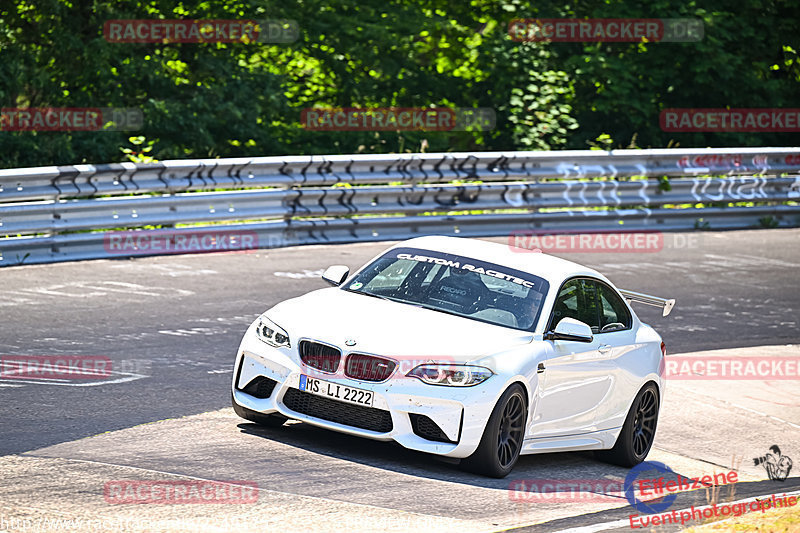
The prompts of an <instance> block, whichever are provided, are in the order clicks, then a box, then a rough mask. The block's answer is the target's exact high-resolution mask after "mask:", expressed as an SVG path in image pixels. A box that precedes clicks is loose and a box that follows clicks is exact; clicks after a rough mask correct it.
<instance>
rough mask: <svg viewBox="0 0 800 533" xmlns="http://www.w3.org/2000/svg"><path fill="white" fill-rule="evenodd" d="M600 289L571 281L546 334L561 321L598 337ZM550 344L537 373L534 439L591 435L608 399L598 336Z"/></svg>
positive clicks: (555, 307)
mask: <svg viewBox="0 0 800 533" xmlns="http://www.w3.org/2000/svg"><path fill="white" fill-rule="evenodd" d="M599 304H600V301H599V298H598V288H597V283H596V281H595V280H592V279H589V278H574V279H571V280H568V281H566V282H565V283H564V284H563V285H562V286H561V288H560V289H559V294H558V296H557V297H556V301H555V303H554V305H553V310H552V312H551V317H550V321H549V323H548V328H547V330H548V331H550V330H552V329H553V328H555V326H556V324H557V323H558V322H559V321H560V320H561V319H563V318H566V317H570V318H574V319H576V320H580V321H581V322H585V323H586V324H588V325H589V326H590V327H591V328H592V332H593V333H595V334H596V333H598V332H599V331H600V312H599ZM547 342H549V343H550V347H549V352H548V354H547V359H546V361H545V362H544V363H543V366H544V369H542V367H541V366H540V368H539V394H538V401H537V406H536V408H535V411H534V416H533V421H532V426H531V431H530V432H529V434H530V435H531V436H532V437H548V436H555V435H575V434H580V433H588V432H591V431H594V430H595V429H596V428H595V420H596V411H597V407H598V404H599V403H600V402H601V401H602V400H603V398H604V397H605V396H606V395H607V394H608V390H609V379H608V367H607V364H606V362H605V356H604V355H603V354H601V353H600V350H599V348H600V344H601V341H600V339H599V338H598V335H595V338H594V340H593V341H592V342H589V343H586V342H573V341H547Z"/></svg>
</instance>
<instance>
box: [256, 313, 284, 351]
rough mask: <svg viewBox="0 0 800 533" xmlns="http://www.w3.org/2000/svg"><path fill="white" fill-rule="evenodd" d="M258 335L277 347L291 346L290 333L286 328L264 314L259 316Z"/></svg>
mask: <svg viewBox="0 0 800 533" xmlns="http://www.w3.org/2000/svg"><path fill="white" fill-rule="evenodd" d="M256 335H257V336H258V338H259V339H261V340H262V341H264V342H266V343H267V344H269V345H270V346H275V347H276V348H278V347H281V346H283V347H286V348H289V347H290V344H289V334H288V333H286V330H285V329H283V328H282V327H280V326H279V325H277V324H276V323H275V322H273V321H272V320H269V319H268V318H266V317H263V316H262V317H259V318H258V326H257V327H256Z"/></svg>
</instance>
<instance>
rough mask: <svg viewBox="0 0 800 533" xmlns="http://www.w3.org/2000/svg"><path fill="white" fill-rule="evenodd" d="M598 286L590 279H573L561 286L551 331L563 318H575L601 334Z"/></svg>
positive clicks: (554, 308)
mask: <svg viewBox="0 0 800 533" xmlns="http://www.w3.org/2000/svg"><path fill="white" fill-rule="evenodd" d="M597 302H598V297H597V284H596V283H595V282H594V281H593V280H589V279H571V280H569V281H567V282H566V283H564V285H562V286H561V290H560V291H559V293H558V297H557V298H556V303H555V305H554V306H553V316H552V318H551V319H550V329H552V328H555V327H556V325H557V324H558V323H559V322H560V321H561V320H562V319H563V318H574V319H575V320H580V321H581V322H584V323H586V324H588V325H589V327H591V328H592V332H594V333H599V332H600V321H599V314H600V313H599V312H598V303H597Z"/></svg>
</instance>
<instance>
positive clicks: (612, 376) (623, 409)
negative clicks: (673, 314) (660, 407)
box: [595, 281, 640, 429]
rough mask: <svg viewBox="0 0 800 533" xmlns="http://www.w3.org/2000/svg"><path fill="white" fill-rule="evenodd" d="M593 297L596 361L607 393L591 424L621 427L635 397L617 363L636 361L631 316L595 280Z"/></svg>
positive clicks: (608, 289) (614, 295)
mask: <svg viewBox="0 0 800 533" xmlns="http://www.w3.org/2000/svg"><path fill="white" fill-rule="evenodd" d="M596 284H597V288H598V290H597V296H598V298H599V300H600V303H599V307H598V308H599V311H600V329H599V331H598V333H597V335H595V339H596V340H597V341H598V342H599V343H600V344H599V346H598V351H599V352H600V354H599V356H598V359H597V362H598V365H600V367H601V368H602V371H603V372H604V373H605V374H606V379H607V384H608V391H607V394H606V396H605V397H604V398H603V399H602V400H601V401H600V402H599V403H598V405H597V409H596V410H595V425H596V426H597V428H598V429H610V428H613V427H617V426H619V425H621V424H622V422H623V421H624V419H625V415H627V410H628V406H629V404H630V402H631V400H632V399H633V396H634V395H635V394H636V392H637V391H636V389H637V387H638V384H637V383H634V382H631V380H630V379H627V376H626V373H625V371H624V370H623V369H624V368H625V366H626V364H627V363H626V364H621V362H622V361H625V360H626V359H628V358H634V359H635V358H636V357H637V350H640V347H638V346H637V344H636V333H635V331H634V330H633V317H632V315H631V312H630V310H629V309H628V306H627V305H626V304H625V302H624V301H623V299H622V298H621V297H620V295H619V294H618V293H617V291H615V290H614V289H613V288H611V287H610V286H609V285H608V284H606V283H604V282H602V281H597V282H596Z"/></svg>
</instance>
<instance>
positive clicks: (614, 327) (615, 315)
mask: <svg viewBox="0 0 800 533" xmlns="http://www.w3.org/2000/svg"><path fill="white" fill-rule="evenodd" d="M597 286H598V287H599V293H600V333H609V332H611V331H621V330H625V329H628V328H630V327H631V314H630V312H629V311H628V307H627V306H626V305H625V302H623V301H622V298H620V297H619V295H618V294H617V293H616V291H615V290H614V289H612V288H611V287H609V286H608V285H606V284H605V283H597Z"/></svg>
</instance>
